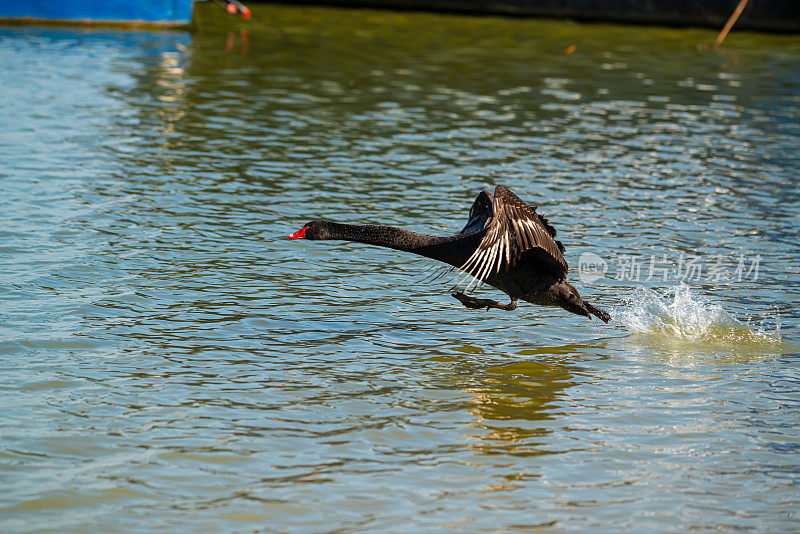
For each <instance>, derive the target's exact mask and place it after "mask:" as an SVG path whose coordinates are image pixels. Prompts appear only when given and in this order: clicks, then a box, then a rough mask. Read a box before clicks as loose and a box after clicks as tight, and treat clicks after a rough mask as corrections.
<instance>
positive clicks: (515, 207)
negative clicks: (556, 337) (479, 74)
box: [289, 185, 611, 323]
mask: <svg viewBox="0 0 800 534" xmlns="http://www.w3.org/2000/svg"><path fill="white" fill-rule="evenodd" d="M555 235H556V229H555V228H553V226H552V225H551V224H550V221H548V220H547V219H545V218H544V217H543V216H542V215H539V214H538V213H536V207H535V206H529V205H528V204H526V203H525V202H523V201H522V200H520V198H519V197H517V195H515V194H514V193H512V192H511V191H510V190H509V189H508V188H507V187H504V186H502V185H498V186H497V187H496V188H495V190H494V197H492V195H490V194H489V193H487V192H486V191H481V193H480V194H479V195H478V198H477V199H475V203H474V204H473V205H472V208H471V209H470V210H469V221H468V222H467V225H466V226H465V227H464V229H463V230H461V232H460V233H458V234H456V235H453V236H447V237H436V236H430V235H423V234H418V233H416V232H411V231H410V230H404V229H402V228H396V227H394V226H376V225H354V224H341V223H335V222H328V221H311V222H310V223H308V224H306V225H305V226H303V228H301V229H300V230H298V231H297V232H295V233H293V234H291V235H289V239H341V240H346V241H357V242H359V243H367V244H370V245H378V246H381V247H388V248H393V249H397V250H403V251H406V252H412V253H414V254H419V255H420V256H425V257H427V258H433V259H435V260H439V261H442V262H444V263H448V264H450V265H453V266H454V267H457V268H459V269H460V270H461V271H463V272H464V273H466V274H465V276H464V278H462V279H461V281H459V282H458V283H457V284H456V286H455V288H457V287H458V286H459V285H461V283H463V282H464V280H465V279H466V278H469V277H473V281H472V282H470V283H469V284H468V285H467V286H466V288H464V291H468V290H469V288H470V286H471V285H472V284H473V283H476V282H478V283H482V282H485V283H487V284H489V285H491V286H494V287H496V288H497V289H499V290H500V291H503V292H505V293H507V294H508V296H509V297H511V302H510V303H509V304H500V303H499V302H497V301H494V300H490V299H478V298H474V297H471V296H468V295H466V294H465V293H464V292H457V293H453V296H454V297H455V298H457V299H458V300H459V301H461V303H462V304H464V306H466V307H468V308H476V309H477V308H486V309H487V310H488V309H490V308H499V309H501V310H509V311H510V310H513V309H514V308H516V307H517V300H519V299H522V300H526V301H528V302H532V303H533V304H540V305H543V306H561V307H562V308H564V309H565V310H567V311H568V312H572V313H575V314H578V315H583V316H585V317H589V318H590V319H591V315H595V316H597V317H599V318H600V319H601V320H603V321H604V322H606V323H607V322H608V321H610V320H611V316H610V315H609V314H608V313H607V312H605V311H603V310H601V309H598V308H596V307H595V306H593V305H591V304H589V303H588V302H586V301H585V300H583V299H582V298H581V296H580V295H579V294H578V291H577V290H576V289H575V288H574V287H572V286H571V285H570V284H569V283H567V281H566V275H567V270H568V267H567V262H566V260H564V255H563V252H564V246H563V245H562V244H561V242H560V241H556V240H555ZM455 288H454V289H455Z"/></svg>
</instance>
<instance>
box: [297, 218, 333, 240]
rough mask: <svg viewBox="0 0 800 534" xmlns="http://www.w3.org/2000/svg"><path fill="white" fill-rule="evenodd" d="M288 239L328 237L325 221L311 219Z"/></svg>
mask: <svg viewBox="0 0 800 534" xmlns="http://www.w3.org/2000/svg"><path fill="white" fill-rule="evenodd" d="M289 239H328V227H327V225H326V224H325V221H311V222H309V223H306V224H305V225H304V226H303V227H302V228H301V229H299V230H298V231H296V232H295V233H293V234H289Z"/></svg>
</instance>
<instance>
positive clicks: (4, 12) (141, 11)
mask: <svg viewBox="0 0 800 534" xmlns="http://www.w3.org/2000/svg"><path fill="white" fill-rule="evenodd" d="M0 18H5V19H41V20H58V21H76V22H78V21H80V22H98V23H102V22H119V23H137V22H145V23H150V24H165V25H181V24H189V22H190V21H191V18H192V0H127V1H126V0H102V1H101V0H59V1H57V2H54V1H53V0H0Z"/></svg>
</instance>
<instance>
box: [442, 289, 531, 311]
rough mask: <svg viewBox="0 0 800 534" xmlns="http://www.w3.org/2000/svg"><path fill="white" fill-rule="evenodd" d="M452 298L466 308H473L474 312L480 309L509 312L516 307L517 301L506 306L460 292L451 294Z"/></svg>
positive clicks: (512, 301) (513, 300)
mask: <svg viewBox="0 0 800 534" xmlns="http://www.w3.org/2000/svg"><path fill="white" fill-rule="evenodd" d="M453 296H454V297H455V298H457V299H458V300H459V301H460V302H461V304H463V305H464V306H466V307H467V308H473V309H476V310H479V309H481V308H486V309H487V310H490V309H492V308H497V309H500V310H506V311H511V310H513V309H516V307H517V299H512V300H511V302H509V303H508V304H500V303H499V302H497V301H496V300H492V299H476V298H475V297H470V296H469V295H465V294H464V293H462V292H460V291H459V292H458V293H453Z"/></svg>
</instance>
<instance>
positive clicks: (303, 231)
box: [289, 226, 308, 239]
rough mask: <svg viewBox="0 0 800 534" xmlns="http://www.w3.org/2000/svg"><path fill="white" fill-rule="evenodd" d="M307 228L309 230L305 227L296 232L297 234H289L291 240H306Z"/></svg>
mask: <svg viewBox="0 0 800 534" xmlns="http://www.w3.org/2000/svg"><path fill="white" fill-rule="evenodd" d="M306 228H308V226H304V227H302V228H301V229H299V230H298V231H296V232H295V233H293V234H289V239H305V238H306Z"/></svg>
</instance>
